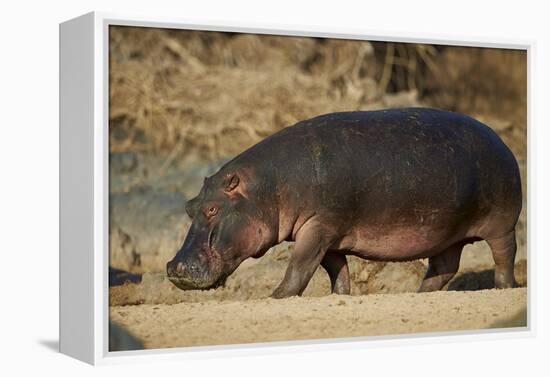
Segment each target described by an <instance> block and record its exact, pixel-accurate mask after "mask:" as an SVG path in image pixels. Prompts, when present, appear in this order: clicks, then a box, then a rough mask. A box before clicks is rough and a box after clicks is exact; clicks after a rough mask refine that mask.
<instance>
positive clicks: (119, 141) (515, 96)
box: [110, 27, 526, 159]
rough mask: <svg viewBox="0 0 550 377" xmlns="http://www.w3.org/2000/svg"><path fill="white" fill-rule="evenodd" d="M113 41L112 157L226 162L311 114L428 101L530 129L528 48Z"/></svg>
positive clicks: (202, 36)
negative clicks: (129, 154) (154, 155)
mask: <svg viewBox="0 0 550 377" xmlns="http://www.w3.org/2000/svg"><path fill="white" fill-rule="evenodd" d="M110 38H111V46H110V48H111V51H110V83H111V84H110V111H111V114H110V120H111V131H112V132H111V139H110V142H111V144H110V145H111V150H112V151H126V150H130V149H132V150H146V151H155V152H159V151H163V152H167V153H172V154H173V155H178V156H190V155H195V156H196V155H198V156H200V157H201V158H204V159H212V158H219V157H221V156H227V155H234V154H236V153H238V152H240V151H242V150H243V149H244V148H245V147H247V146H249V145H251V144H253V143H255V142H257V141H258V140H260V139H262V138H264V137H265V136H267V135H269V134H271V133H273V132H274V131H276V130H278V129H280V128H282V127H285V126H288V125H291V124H293V123H295V122H297V121H299V120H302V119H305V118H308V117H311V116H315V115H318V114H322V113H327V112H332V111H344V110H358V109H375V108H381V107H400V106H407V105H412V104H415V103H417V102H418V101H417V96H418V97H420V99H419V101H422V103H423V104H428V105H429V104H432V105H435V106H437V107H441V108H446V109H449V110H457V111H463V112H467V113H470V114H473V115H481V116H482V118H486V119H488V120H489V121H491V120H493V121H494V122H496V123H498V125H497V126H496V128H503V129H507V128H512V126H513V127H515V128H519V129H520V131H521V132H523V133H524V132H525V119H526V111H525V110H526V102H525V101H526V61H525V53H524V52H520V51H509V50H508V51H507V50H498V49H479V48H454V47H453V48H449V47H442V46H431V45H415V44H399V43H397V44H395V43H380V42H376V43H370V42H366V41H351V40H336V39H315V38H297V37H280V36H269V35H265V36H259V35H254V34H229V33H213V32H210V33H209V32H194V31H176V30H166V29H145V28H133V27H112V28H111V31H110ZM418 103H419V102H418ZM501 123H505V125H502V124H501ZM522 141H523V142H524V140H522ZM518 152H524V151H519V150H518Z"/></svg>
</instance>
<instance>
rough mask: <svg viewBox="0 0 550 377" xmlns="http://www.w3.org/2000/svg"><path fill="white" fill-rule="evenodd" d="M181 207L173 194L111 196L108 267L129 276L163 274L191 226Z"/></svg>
mask: <svg viewBox="0 0 550 377" xmlns="http://www.w3.org/2000/svg"><path fill="white" fill-rule="evenodd" d="M185 203H186V201H185V198H184V196H183V195H182V194H180V193H175V192H174V193H169V192H152V191H145V192H129V193H116V194H111V195H110V198H109V216H110V218H109V221H110V224H109V235H110V237H109V252H110V253H109V254H110V255H109V256H110V265H111V266H112V267H115V268H119V269H123V270H126V271H130V272H145V271H164V269H165V266H166V262H167V261H168V260H170V259H171V258H172V257H173V256H174V255H175V254H176V252H177V250H178V249H179V247H180V246H181V244H182V243H183V240H184V238H185V235H186V233H187V229H188V228H189V225H190V223H191V220H190V219H189V217H188V216H187V214H186V213H185Z"/></svg>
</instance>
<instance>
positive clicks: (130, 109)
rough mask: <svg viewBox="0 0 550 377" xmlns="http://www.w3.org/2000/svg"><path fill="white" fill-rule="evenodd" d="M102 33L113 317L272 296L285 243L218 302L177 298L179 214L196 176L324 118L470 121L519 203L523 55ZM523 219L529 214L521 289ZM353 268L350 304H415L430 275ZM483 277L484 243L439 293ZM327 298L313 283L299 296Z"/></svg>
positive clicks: (485, 284)
mask: <svg viewBox="0 0 550 377" xmlns="http://www.w3.org/2000/svg"><path fill="white" fill-rule="evenodd" d="M109 34H110V41H109V42H110V54H109V89H110V92H109V101H110V102H109V111H110V114H109V127H110V134H109V147H110V265H111V267H112V268H111V271H110V272H111V273H110V284H111V290H110V300H111V305H112V306H117V305H126V304H140V303H149V304H174V303H178V302H187V301H207V300H226V299H236V300H245V299H250V298H261V297H266V296H268V295H269V294H270V293H271V290H272V289H273V288H274V287H275V286H276V285H277V283H278V282H279V281H280V280H281V278H282V276H283V274H284V270H285V268H286V262H285V260H286V259H287V258H288V254H289V250H290V249H291V248H292V245H290V244H282V245H280V246H277V247H275V248H274V249H273V250H272V251H270V252H269V253H268V254H266V256H265V257H264V258H262V259H260V260H253V261H246V262H245V263H243V265H241V267H239V269H238V270H237V271H236V272H235V273H234V274H233V275H232V276H231V277H230V278H229V279H228V281H227V284H226V286H225V287H221V288H219V289H217V290H215V291H206V292H183V291H179V290H178V289H177V288H175V287H173V286H172V285H171V284H170V283H169V282H167V281H166V279H165V277H164V268H165V265H166V262H167V261H168V260H169V259H171V258H172V257H173V255H174V254H175V253H176V251H177V250H178V248H179V246H180V245H181V243H182V242H183V240H184V237H185V235H186V232H187V229H188V227H189V224H190V220H189V218H188V217H187V215H186V214H185V209H184V208H185V203H186V201H187V200H189V199H191V198H192V197H194V196H195V195H196V194H198V192H199V190H200V187H201V185H202V182H203V178H204V177H205V176H207V175H211V174H213V173H214V172H216V170H217V169H218V168H219V167H220V166H221V165H222V164H223V163H224V162H226V161H227V160H228V159H230V158H231V157H233V156H235V155H237V154H239V153H241V152H242V151H244V150H245V149H246V148H247V147H249V146H251V145H253V144H255V143H256V142H258V141H260V140H261V139H263V138H265V137H266V136H268V135H270V134H272V133H274V132H276V131H278V130H280V129H281V128H283V127H286V126H290V125H292V124H294V123H296V122H298V121H300V120H303V119H306V118H310V117H313V116H316V115H320V114H323V113H329V112H334V111H350V110H374V109H382V108H394V107H409V106H427V107H437V108H442V109H447V110H451V111H459V112H463V113H466V114H468V115H470V116H473V117H474V118H477V119H478V120H480V121H482V122H484V123H486V124H487V125H489V126H490V127H492V128H493V129H494V130H495V131H496V132H497V133H498V134H499V135H500V136H501V138H502V139H503V140H504V142H505V143H506V144H507V145H508V146H509V147H510V148H511V149H512V151H513V153H514V154H515V156H516V159H517V160H518V163H519V165H520V170H521V174H522V179H523V185H524V192H526V132H527V129H526V123H527V55H526V52H525V51H520V50H505V49H493V48H470V47H451V46H440V45H425V44H406V43H385V42H368V41H354V40H338V39H322V38H302V37H300V38H298V37H282V36H272V35H256V34H240V33H219V32H203V31H186V30H170V29H155V28H138V27H124V26H116V27H114V26H111V27H110V31H109ZM524 208H525V203H524ZM525 218H526V214H525V209H524V211H523V212H522V215H521V218H520V223H519V224H518V242H519V250H518V257H517V259H516V261H517V262H518V263H517V266H516V278H517V280H518V282H519V283H520V284H521V285H525V284H526V245H525V243H526V232H525ZM349 262H350V269H351V273H352V278H353V282H352V294H354V295H358V294H365V293H367V292H368V293H399V292H415V291H416V289H417V288H418V286H419V285H420V281H421V279H422V276H423V274H424V272H425V268H426V261H415V262H410V263H397V264H394V263H374V262H366V261H362V260H359V259H357V258H353V257H349ZM492 268H493V261H492V257H491V255H490V252H489V250H488V248H487V246H486V245H485V243H483V242H482V243H477V244H475V245H472V246H468V247H467V248H466V250H465V252H464V255H463V259H462V261H461V269H460V273H459V274H458V275H457V277H455V279H454V280H453V281H451V283H450V284H449V287H448V288H449V289H450V290H478V289H483V288H491V287H492V284H493V277H492V274H493V271H492ZM329 292H330V289H329V281H328V277H327V276H326V273H325V272H324V271H318V272H317V273H316V275H315V277H314V279H313V280H312V282H311V283H310V285H309V286H308V288H307V290H306V292H305V295H306V296H308V295H309V296H322V295H326V294H328V293H329Z"/></svg>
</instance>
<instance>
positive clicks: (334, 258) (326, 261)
mask: <svg viewBox="0 0 550 377" xmlns="http://www.w3.org/2000/svg"><path fill="white" fill-rule="evenodd" d="M321 266H323V268H324V269H325V270H326V271H327V273H328V276H329V277H330V285H331V290H332V293H336V294H340V295H349V293H350V282H349V268H348V261H347V260H346V256H345V255H344V254H341V253H339V252H336V251H331V250H329V251H327V253H326V254H325V256H324V257H323V260H322V261H321Z"/></svg>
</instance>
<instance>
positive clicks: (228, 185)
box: [223, 174, 239, 192]
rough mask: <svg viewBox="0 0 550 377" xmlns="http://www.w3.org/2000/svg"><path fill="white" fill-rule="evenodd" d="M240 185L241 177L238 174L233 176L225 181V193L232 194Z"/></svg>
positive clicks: (229, 176)
mask: <svg viewBox="0 0 550 377" xmlns="http://www.w3.org/2000/svg"><path fill="white" fill-rule="evenodd" d="M238 185H239V177H238V176H237V175H236V174H231V175H228V176H227V177H225V179H224V180H223V188H224V190H225V192H231V191H233V190H235V188H236V187H237V186H238Z"/></svg>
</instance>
